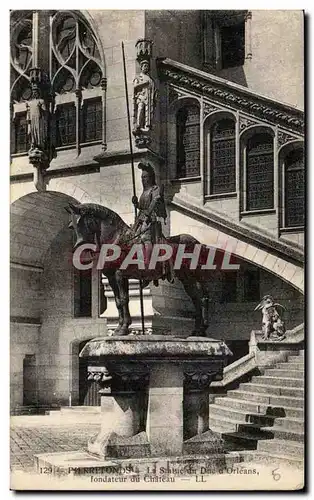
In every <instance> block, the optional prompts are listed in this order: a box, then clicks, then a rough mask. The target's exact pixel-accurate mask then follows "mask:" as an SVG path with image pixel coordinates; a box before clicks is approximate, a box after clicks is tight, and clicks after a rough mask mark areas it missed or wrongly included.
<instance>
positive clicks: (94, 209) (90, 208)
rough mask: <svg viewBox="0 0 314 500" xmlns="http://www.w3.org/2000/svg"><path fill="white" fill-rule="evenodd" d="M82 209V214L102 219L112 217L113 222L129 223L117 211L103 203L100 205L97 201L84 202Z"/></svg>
mask: <svg viewBox="0 0 314 500" xmlns="http://www.w3.org/2000/svg"><path fill="white" fill-rule="evenodd" d="M80 211H81V214H82V215H88V216H92V217H98V218H100V219H102V220H108V219H110V221H111V222H113V223H116V224H122V225H127V224H126V223H125V222H124V220H123V219H121V217H120V215H118V214H117V213H116V212H114V211H113V210H110V208H108V207H104V206H103V205H98V204H97V203H82V204H81V205H80Z"/></svg>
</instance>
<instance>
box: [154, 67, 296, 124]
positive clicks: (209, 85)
mask: <svg viewBox="0 0 314 500" xmlns="http://www.w3.org/2000/svg"><path fill="white" fill-rule="evenodd" d="M167 65H168V67H167ZM169 66H170V64H169V63H166V62H165V61H161V62H160V63H159V75H160V78H161V79H163V80H164V81H167V82H168V83H173V84H175V85H178V86H183V87H185V88H186V89H191V90H196V91H197V92H199V93H200V94H202V95H204V96H206V95H208V96H210V97H211V98H215V99H217V100H218V101H219V102H221V103H222V104H223V103H225V104H228V105H232V106H233V107H234V108H235V109H236V110H243V111H246V112H248V113H250V114H252V115H253V116H256V118H261V119H265V120H267V121H269V122H271V123H275V124H278V125H279V124H282V125H283V126H285V127H287V128H290V129H292V130H295V131H297V132H299V133H303V131H304V116H303V113H302V111H300V110H297V109H293V108H290V107H288V106H287V107H286V106H284V105H281V104H280V103H278V104H277V103H274V102H268V101H267V100H266V99H265V100H264V99H263V98H260V97H259V96H256V97H255V96H253V95H247V94H246V93H245V94H244V92H243V95H242V92H241V90H238V89H237V90H233V89H231V88H229V87H227V85H226V88H224V87H223V85H222V84H220V83H216V82H214V81H207V80H206V79H205V78H204V77H203V76H201V75H200V76H199V77H198V76H196V75H192V74H188V73H187V72H185V71H184V70H183V69H178V68H174V67H169Z"/></svg>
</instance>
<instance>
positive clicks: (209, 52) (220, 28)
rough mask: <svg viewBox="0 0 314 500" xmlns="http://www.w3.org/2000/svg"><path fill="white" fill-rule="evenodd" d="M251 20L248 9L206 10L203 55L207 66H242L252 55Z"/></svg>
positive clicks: (204, 14)
mask: <svg viewBox="0 0 314 500" xmlns="http://www.w3.org/2000/svg"><path fill="white" fill-rule="evenodd" d="M250 19H251V15H250V14H249V13H248V12H247V11H244V10H242V11H241V10H240V11H236V10H234V11H228V10H220V11H219V10H217V11H204V13H203V55H204V64H205V65H206V66H209V67H210V68H211V69H216V70H222V69H226V68H232V67H235V66H242V65H243V64H244V60H245V58H246V57H247V58H250V57H251V47H250V29H248V28H247V23H248V22H249V23H250ZM249 26H250V24H249ZM246 31H247V32H248V33H246Z"/></svg>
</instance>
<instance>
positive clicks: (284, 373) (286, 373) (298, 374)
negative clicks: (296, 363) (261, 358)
mask: <svg viewBox="0 0 314 500" xmlns="http://www.w3.org/2000/svg"><path fill="white" fill-rule="evenodd" d="M265 375H266V376H267V375H269V376H270V377H281V378H285V377H289V378H293V379H295V378H296V379H301V380H303V379H304V372H303V371H302V370H289V368H288V367H286V368H285V369H284V370H281V369H277V368H267V369H266V370H265Z"/></svg>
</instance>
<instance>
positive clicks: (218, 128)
mask: <svg viewBox="0 0 314 500" xmlns="http://www.w3.org/2000/svg"><path fill="white" fill-rule="evenodd" d="M207 141H209V144H210V147H209V151H210V153H209V157H208V158H207V162H208V167H207V168H208V170H209V193H208V194H222V193H232V192H234V191H235V190H236V174H235V171H236V164H235V122H234V121H233V120H232V119H229V118H227V119H226V118H224V119H222V120H219V121H217V122H215V123H214V124H213V125H212V127H211V128H210V131H209V136H208V137H207Z"/></svg>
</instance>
